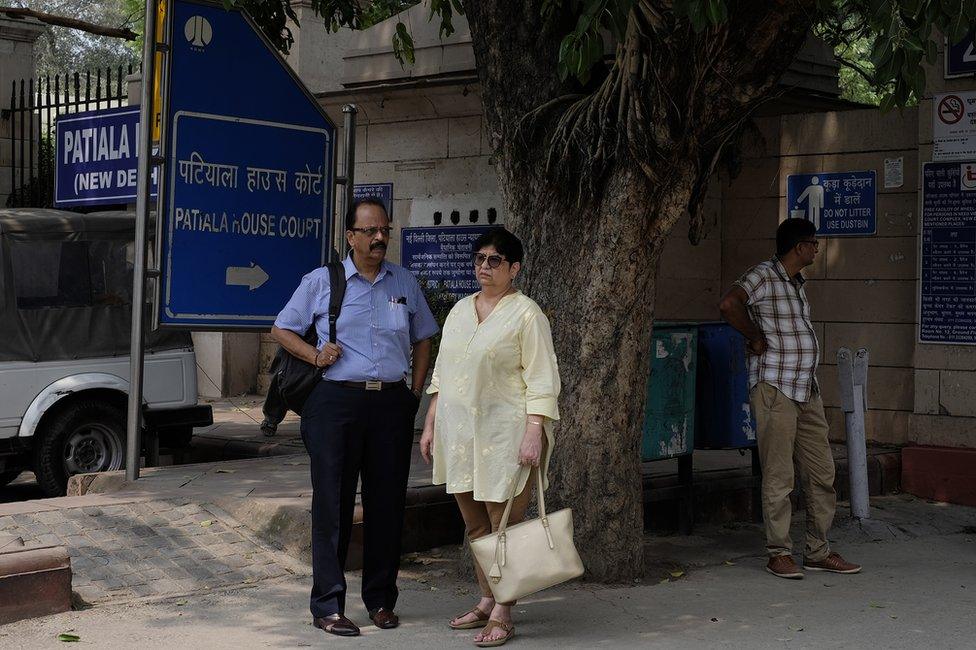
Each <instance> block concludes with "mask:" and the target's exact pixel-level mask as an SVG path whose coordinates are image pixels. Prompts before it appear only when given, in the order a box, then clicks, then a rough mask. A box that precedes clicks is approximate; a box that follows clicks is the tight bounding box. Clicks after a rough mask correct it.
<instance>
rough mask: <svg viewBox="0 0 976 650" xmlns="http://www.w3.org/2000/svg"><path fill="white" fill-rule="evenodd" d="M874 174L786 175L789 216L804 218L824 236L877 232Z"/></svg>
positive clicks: (827, 173)
mask: <svg viewBox="0 0 976 650" xmlns="http://www.w3.org/2000/svg"><path fill="white" fill-rule="evenodd" d="M876 176H877V174H875V172H874V170H868V171H858V172H821V173H817V174H790V176H789V177H788V178H787V182H786V203H787V207H788V210H789V214H790V216H791V217H794V218H798V219H808V220H809V221H812V222H813V225H815V226H816V227H817V234H818V235H822V236H825V237H843V236H849V237H850V236H864V235H873V234H875V232H876V231H877V218H876V209H875V208H876V205H877V186H878V185H877V178H876Z"/></svg>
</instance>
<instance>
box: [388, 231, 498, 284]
mask: <svg viewBox="0 0 976 650" xmlns="http://www.w3.org/2000/svg"><path fill="white" fill-rule="evenodd" d="M491 227H492V226H441V227H432V228H404V229H403V230H401V231H400V261H401V265H402V266H404V267H406V268H408V269H410V270H411V271H412V272H413V274H414V275H416V276H417V278H418V279H420V280H422V281H424V284H426V285H427V286H428V287H431V288H439V287H443V288H444V289H445V290H446V292H447V293H449V294H451V296H452V297H453V298H454V299H455V300H459V299H461V298H463V297H464V296H468V295H470V294H472V293H475V292H476V291H478V290H480V289H481V287H480V286H479V285H478V281H477V280H476V279H475V275H474V267H473V266H472V263H471V253H472V252H473V246H474V242H475V241H476V240H477V239H478V237H480V236H481V235H482V234H484V233H485V231H487V230H488V229H489V228H491Z"/></svg>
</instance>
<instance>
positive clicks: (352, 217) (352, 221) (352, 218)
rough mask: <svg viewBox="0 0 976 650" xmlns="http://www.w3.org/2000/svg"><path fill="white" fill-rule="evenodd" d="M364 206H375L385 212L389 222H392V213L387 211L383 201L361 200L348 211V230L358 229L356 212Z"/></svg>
mask: <svg viewBox="0 0 976 650" xmlns="http://www.w3.org/2000/svg"><path fill="white" fill-rule="evenodd" d="M362 205H375V206H376V207H377V208H379V209H381V210H382V211H383V214H385V215H386V220H387V221H392V219H390V213H389V212H387V211H386V205H385V204H384V203H383V202H382V201H380V200H379V199H360V200H359V201H356V202H355V203H353V204H352V207H351V208H349V209H348V210H347V211H346V230H352V229H353V228H355V227H356V210H358V209H359V207H360V206H362Z"/></svg>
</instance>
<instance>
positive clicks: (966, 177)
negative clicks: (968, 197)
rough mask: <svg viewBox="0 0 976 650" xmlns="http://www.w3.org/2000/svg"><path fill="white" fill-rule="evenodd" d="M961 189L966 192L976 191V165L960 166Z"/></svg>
mask: <svg viewBox="0 0 976 650" xmlns="http://www.w3.org/2000/svg"><path fill="white" fill-rule="evenodd" d="M959 187H960V188H961V189H962V190H963V191H964V192H972V191H973V190H976V164H973V163H966V164H963V165H959Z"/></svg>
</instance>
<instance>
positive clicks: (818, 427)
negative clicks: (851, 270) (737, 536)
mask: <svg viewBox="0 0 976 650" xmlns="http://www.w3.org/2000/svg"><path fill="white" fill-rule="evenodd" d="M816 235H817V231H816V227H815V226H814V225H813V223H811V222H810V221H807V220H806V219H787V220H786V221H784V222H783V223H781V224H780V226H779V228H777V229H776V255H775V256H774V257H773V258H772V259H771V260H768V261H766V262H762V263H761V264H758V265H756V266H754V267H753V268H752V269H750V270H749V271H748V272H746V274H745V275H743V276H742V277H741V278H739V279H738V280H737V281H736V282H735V283H734V284H733V285H732V288H731V289H729V291H728V292H727V293H726V294H725V296H723V298H722V302H721V303H720V305H719V308H720V309H721V310H722V317H723V318H724V319H725V320H726V321H728V322H729V323H730V324H731V325H732V326H733V327H735V328H736V329H737V330H739V331H740V332H742V334H743V336H745V337H746V339H747V340H748V341H749V344H748V350H749V353H750V354H749V391H750V393H749V401H750V403H751V405H752V414H753V416H755V418H756V427H757V432H756V436H757V439H758V443H759V461H760V463H761V465H762V471H763V478H762V509H763V520H764V522H765V527H766V551H767V553H768V554H769V563H768V564H767V565H766V570H767V571H769V572H770V573H772V574H773V575H776V576H779V577H780V578H792V579H800V578H802V577H803V572H802V571H800V568H799V567H798V566H797V565H796V562H794V561H793V557H792V555H791V553H792V549H793V542H792V540H791V539H790V516H791V505H790V493H792V492H793V488H794V481H793V461H794V459H796V464H797V465H799V467H800V473H801V478H802V481H803V492H804V496H805V497H806V514H807V532H806V548H805V550H804V554H803V568H804V569H807V570H809V571H830V572H832V573H857V572H858V571H860V570H861V567H860V566H859V565H857V564H853V563H851V562H847V561H846V560H844V558H842V557H841V556H840V555H839V554H838V553H834V552H832V551H831V550H830V544H829V542H828V541H827V531H828V530H829V529H830V525H831V522H832V521H833V519H834V509H835V505H836V497H835V495H834V457H833V454H831V451H830V443H829V442H828V440H827V420H826V418H825V417H824V410H823V401H822V400H821V399H820V387H819V386H818V385H817V377H816V371H817V362H818V361H819V359H820V345H819V344H818V342H817V335H816V333H814V331H813V324H812V323H811V322H810V303H809V302H808V301H807V296H806V292H805V291H804V290H803V285H804V283H805V280H804V278H803V275H802V274H801V273H800V271H801V270H802V269H804V268H806V267H808V266H810V265H811V264H813V261H814V259H816V257H817V251H818V250H819V248H820V245H819V242H817V238H816Z"/></svg>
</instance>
